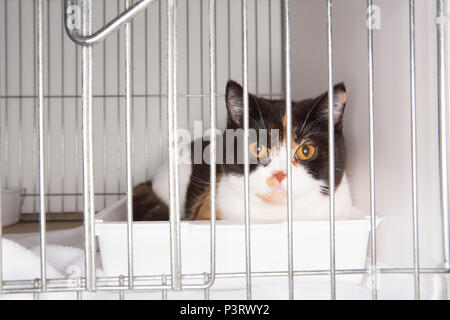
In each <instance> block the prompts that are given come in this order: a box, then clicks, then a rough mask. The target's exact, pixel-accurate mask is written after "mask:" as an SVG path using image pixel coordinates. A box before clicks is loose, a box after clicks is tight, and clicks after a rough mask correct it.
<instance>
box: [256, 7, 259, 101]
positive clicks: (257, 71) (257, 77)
mask: <svg viewBox="0 0 450 320" xmlns="http://www.w3.org/2000/svg"><path fill="white" fill-rule="evenodd" d="M258 51H259V50H258V0H255V93H256V94H258V93H259V54H258V53H259V52H258Z"/></svg>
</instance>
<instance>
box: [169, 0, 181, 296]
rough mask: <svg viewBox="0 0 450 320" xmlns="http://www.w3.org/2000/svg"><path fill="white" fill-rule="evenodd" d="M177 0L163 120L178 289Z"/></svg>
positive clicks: (174, 279)
mask: <svg viewBox="0 0 450 320" xmlns="http://www.w3.org/2000/svg"><path fill="white" fill-rule="evenodd" d="M176 29H177V0H168V1H167V78H168V82H167V120H168V131H169V200H170V247H171V272H172V274H171V279H172V288H173V289H174V290H181V251H180V210H179V201H178V198H179V194H178V193H179V190H178V181H179V180H178V142H177V74H176V73H177V32H176Z"/></svg>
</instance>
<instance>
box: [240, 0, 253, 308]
mask: <svg viewBox="0 0 450 320" xmlns="http://www.w3.org/2000/svg"><path fill="white" fill-rule="evenodd" d="M247 7H248V3H247V0H242V84H243V87H244V91H243V95H244V96H243V102H244V105H243V107H244V146H243V148H244V150H243V151H244V152H243V154H244V196H245V267H246V268H245V269H246V280H247V281H246V283H247V299H248V300H251V299H252V275H251V253H250V199H249V196H250V188H249V187H250V186H249V178H248V176H249V173H250V167H249V154H248V138H249V108H248V19H247Z"/></svg>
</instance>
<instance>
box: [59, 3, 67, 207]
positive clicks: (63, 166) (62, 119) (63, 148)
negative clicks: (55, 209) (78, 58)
mask: <svg viewBox="0 0 450 320" xmlns="http://www.w3.org/2000/svg"><path fill="white" fill-rule="evenodd" d="M61 16H62V18H61V19H62V26H64V23H65V21H64V3H62V2H61ZM64 56H65V53H64V28H61V95H62V98H61V126H60V130H61V158H60V161H61V194H62V196H61V211H62V214H64V198H65V197H64V193H65V192H64V190H65V188H64V184H65V161H64V153H65V145H64V140H65V135H64V129H65V125H64V110H65V97H64V95H65V83H64V76H65V74H66V73H65V71H64V70H65V67H64V62H65V60H64Z"/></svg>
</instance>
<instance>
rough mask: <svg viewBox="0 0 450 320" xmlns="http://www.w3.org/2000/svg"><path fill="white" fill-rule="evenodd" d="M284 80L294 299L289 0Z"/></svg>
mask: <svg viewBox="0 0 450 320" xmlns="http://www.w3.org/2000/svg"><path fill="white" fill-rule="evenodd" d="M283 15H284V19H283V20H284V62H285V65H284V76H285V78H284V82H285V89H286V91H285V99H286V168H287V187H288V188H287V191H288V192H287V222H288V239H287V240H288V277H289V299H291V300H292V299H294V260H293V256H294V252H293V243H294V241H293V234H292V150H291V143H292V142H291V140H292V139H291V135H292V104H291V100H292V99H291V44H290V41H291V39H290V26H289V23H290V20H289V18H290V17H289V0H284V8H283Z"/></svg>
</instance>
